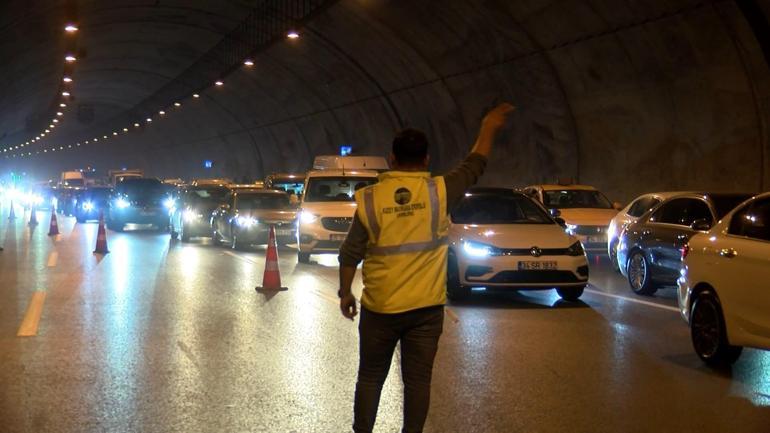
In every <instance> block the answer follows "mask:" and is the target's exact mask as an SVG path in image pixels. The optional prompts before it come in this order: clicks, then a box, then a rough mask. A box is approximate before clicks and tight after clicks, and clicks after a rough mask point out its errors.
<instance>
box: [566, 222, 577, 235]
mask: <svg viewBox="0 0 770 433" xmlns="http://www.w3.org/2000/svg"><path fill="white" fill-rule="evenodd" d="M577 228H578V226H577V225H576V224H567V227H566V229H565V230H566V232H567V233H569V234H571V235H574V234H575V231H576V230H577Z"/></svg>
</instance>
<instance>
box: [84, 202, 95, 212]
mask: <svg viewBox="0 0 770 433" xmlns="http://www.w3.org/2000/svg"><path fill="white" fill-rule="evenodd" d="M83 210H84V211H86V212H88V211H92V210H94V204H93V203H92V202H90V201H87V202H85V203H83Z"/></svg>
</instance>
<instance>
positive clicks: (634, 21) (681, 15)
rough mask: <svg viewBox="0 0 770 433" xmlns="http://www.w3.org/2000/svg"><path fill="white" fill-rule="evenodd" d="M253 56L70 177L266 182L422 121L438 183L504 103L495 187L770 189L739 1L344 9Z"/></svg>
mask: <svg viewBox="0 0 770 433" xmlns="http://www.w3.org/2000/svg"><path fill="white" fill-rule="evenodd" d="M621 3H623V4H621ZM255 60H256V66H255V68H254V69H253V70H242V71H237V72H235V73H234V74H232V75H231V76H228V77H227V79H226V85H225V86H224V87H223V88H221V89H208V90H207V91H205V93H204V94H203V95H202V98H201V100H199V101H196V100H189V101H185V105H184V107H183V111H181V112H179V113H170V114H169V116H168V119H167V120H165V121H163V122H162V123H161V122H158V123H154V124H152V125H150V126H146V127H143V128H142V131H141V132H139V133H135V134H130V135H127V136H123V137H121V138H118V139H115V140H113V141H111V142H110V143H109V144H105V145H104V147H101V146H100V147H89V148H87V149H85V150H83V151H80V152H72V153H68V154H66V157H64V158H62V157H59V159H57V161H58V162H59V165H61V166H65V165H66V166H75V165H82V162H81V161H82V158H84V157H88V158H89V159H91V158H93V159H94V160H95V161H96V163H97V164H98V165H101V166H108V167H117V166H121V165H122V166H140V167H146V168H147V169H148V172H150V173H152V174H155V175H158V176H164V177H176V176H182V177H188V176H190V175H193V176H205V175H212V174H216V175H227V176H232V177H241V176H248V177H262V176H264V175H266V174H268V173H269V172H271V171H297V170H305V169H307V168H309V166H310V163H311V161H312V157H313V156H314V155H315V154H323V153H335V152H336V151H337V149H338V146H339V145H340V144H352V145H354V146H355V148H356V151H358V152H359V153H365V154H381V155H385V154H387V152H388V150H389V143H390V139H391V138H392V136H393V133H394V132H395V131H396V130H397V129H399V128H401V127H404V126H413V127H417V128H421V129H423V130H425V131H426V132H428V134H429V137H430V139H431V141H432V143H433V144H434V145H433V147H432V149H431V157H432V161H433V168H434V170H436V171H442V170H445V169H448V168H450V167H451V166H452V165H453V164H454V163H456V162H457V161H459V160H460V159H461V157H462V156H463V155H464V153H465V152H466V151H467V149H468V148H469V147H470V146H471V144H472V141H473V139H474V137H475V134H476V132H477V128H478V124H479V121H480V119H481V115H482V113H483V111H484V110H485V109H486V108H488V107H490V106H491V105H492V104H493V103H495V102H496V101H505V100H508V101H513V102H514V103H515V104H516V105H517V106H518V107H519V109H518V111H517V113H516V115H515V118H514V121H513V122H512V125H511V126H510V127H509V128H508V129H506V131H504V132H503V134H502V135H501V137H500V139H499V142H498V146H497V148H496V149H495V154H494V158H493V160H492V162H491V163H490V167H489V171H488V173H487V175H486V176H485V178H484V183H486V184H496V185H509V186H523V185H526V184H529V183H535V182H546V181H553V180H555V179H557V178H565V177H572V178H575V179H576V180H579V181H580V182H583V183H588V184H594V185H596V186H597V187H599V188H601V189H603V190H604V191H605V192H606V193H607V195H608V196H610V198H612V199H617V200H621V201H624V200H628V199H630V198H632V197H633V196H634V195H636V194H638V193H641V192H644V191H652V190H680V189H704V190H707V189H718V190H751V191H756V190H759V189H767V187H768V184H770V182H768V178H769V173H768V172H767V171H768V170H766V169H765V167H767V161H768V154H769V153H770V151H769V149H768V141H770V140H769V137H768V118H770V108H769V107H770V85H769V84H768V83H770V79H769V78H770V74H768V69H767V63H766V61H765V59H764V58H763V57H762V53H761V49H760V47H759V46H758V44H757V41H756V38H755V37H754V34H753V33H752V32H751V29H750V28H749V26H748V25H747V23H746V21H745V19H744V17H743V16H742V15H741V13H740V10H739V9H738V8H737V6H736V5H735V3H734V2H730V1H715V2H697V1H667V0H659V1H652V0H651V1H647V2H637V3H635V5H634V6H633V8H632V6H631V5H629V4H625V3H624V2H615V1H610V0H606V1H600V0H593V1H588V0H585V1H579V0H573V1H560V2H552V1H546V0H542V1H535V2H506V1H502V0H501V1H497V2H494V1H492V2H480V1H470V0H469V1H450V2H410V1H399V2H385V1H380V2H361V1H358V0H344V1H340V2H338V3H337V4H336V5H334V6H332V7H331V8H329V9H328V10H327V11H326V12H324V13H323V14H322V15H320V16H318V17H317V18H316V19H315V20H314V21H312V23H311V24H310V26H309V28H307V29H304V30H303V36H302V38H301V39H299V40H296V41H287V42H282V43H280V44H277V45H275V46H273V47H271V48H270V49H268V50H267V51H265V52H263V53H261V54H260V55H258V56H257V57H256V59H255ZM115 126H116V127H117V126H123V125H115ZM63 155H64V154H63ZM203 159H212V160H214V161H215V169H214V172H212V173H208V172H206V171H205V170H204V169H203V168H202V161H203ZM89 162H90V161H89Z"/></svg>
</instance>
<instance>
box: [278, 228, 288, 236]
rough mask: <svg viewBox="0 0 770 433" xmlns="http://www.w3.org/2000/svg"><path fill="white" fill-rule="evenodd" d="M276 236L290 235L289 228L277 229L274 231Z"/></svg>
mask: <svg viewBox="0 0 770 433" xmlns="http://www.w3.org/2000/svg"><path fill="white" fill-rule="evenodd" d="M275 235H276V236H291V230H290V229H279V230H276V231H275Z"/></svg>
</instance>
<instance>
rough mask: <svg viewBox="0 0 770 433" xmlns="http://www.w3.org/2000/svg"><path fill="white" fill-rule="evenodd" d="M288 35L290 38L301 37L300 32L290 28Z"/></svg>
mask: <svg viewBox="0 0 770 433" xmlns="http://www.w3.org/2000/svg"><path fill="white" fill-rule="evenodd" d="M286 37H287V38H289V39H297V38H299V33H298V32H297V31H296V30H289V32H288V33H286Z"/></svg>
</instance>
